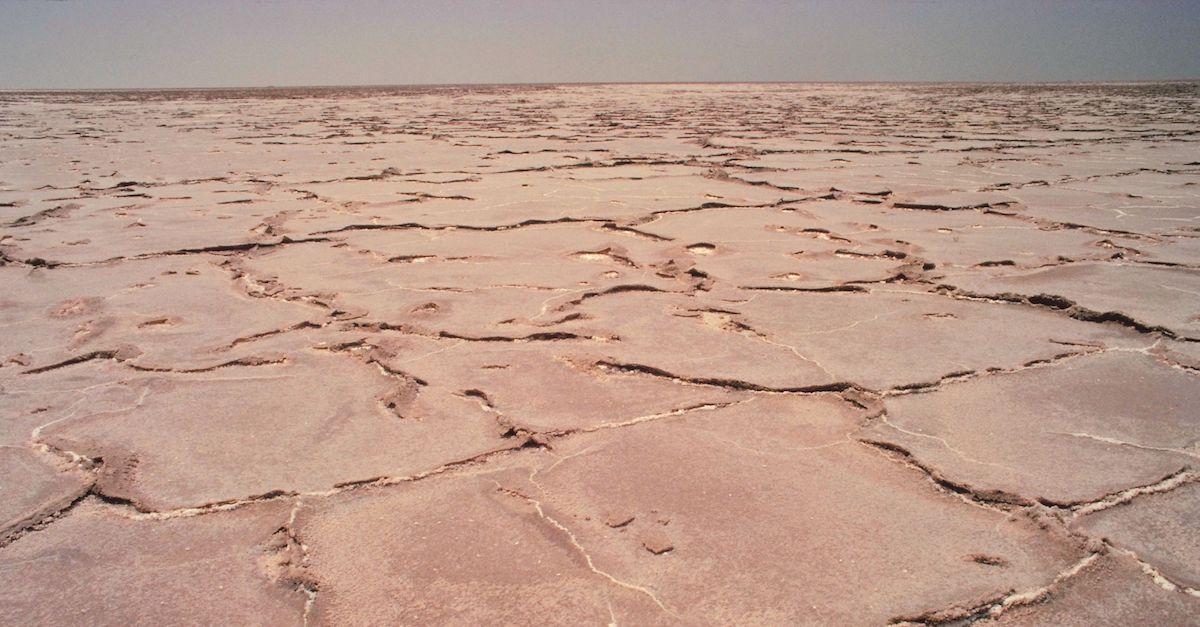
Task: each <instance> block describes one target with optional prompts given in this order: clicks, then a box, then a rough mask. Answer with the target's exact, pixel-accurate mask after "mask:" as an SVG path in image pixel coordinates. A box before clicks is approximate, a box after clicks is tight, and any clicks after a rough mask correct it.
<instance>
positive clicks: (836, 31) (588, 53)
mask: <svg viewBox="0 0 1200 627" xmlns="http://www.w3.org/2000/svg"><path fill="white" fill-rule="evenodd" d="M1188 78H1200V0H1123V1H1110V0H1058V1H1055V0H991V1H986V0H978V1H977V0H957V1H956V0H930V1H919V0H903V1H900V0H897V1H885V0H828V1H822V0H812V1H796V2H782V1H767V0H761V1H751V0H742V1H738V0H729V1H725V2H716V1H708V0H695V1H692V2H676V1H670V0H642V1H618V0H611V1H607V0H582V1H576V0H560V1H557V2H554V1H549V0H543V1H532V0H521V1H508V2H505V1H499V0H496V1H491V2H488V1H469V0H440V1H428V2H427V1H422V0H412V1H409V2H385V1H382V0H258V1H253V0H207V1H206V0H187V1H185V0H158V1H151V0H63V1H38V0H0V88H7V89H13V88H94V87H188V86H191V87H211V86H258V85H348V84H399V83H505V82H590V81H1071V80H1078V81H1082V80H1153V79H1188Z"/></svg>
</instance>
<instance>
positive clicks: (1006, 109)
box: [0, 83, 1200, 625]
mask: <svg viewBox="0 0 1200 627" xmlns="http://www.w3.org/2000/svg"><path fill="white" fill-rule="evenodd" d="M0 286H2V289H0V327H2V330H3V331H2V333H0V361H2V363H0V409H2V411H3V413H2V414H0V585H2V586H3V588H4V589H5V594H4V595H2V596H0V623H3V624H130V623H139V624H164V623H203V624H215V623H232V624H248V623H253V624H272V625H274V624H297V625H299V624H313V625H315V624H414V625H418V624H420V625H425V624H533V623H536V624H543V623H551V624H572V625H574V624H616V625H625V624H634V625H643V624H842V625H857V624H864V625H871V624H886V623H925V624H943V623H955V624H962V623H968V622H985V623H986V622H1002V623H1013V624H1056V625H1097V624H1146V623H1154V624H1164V625H1166V624H1196V617H1197V616H1200V592H1198V591H1197V589H1198V588H1200V548H1198V545H1197V541H1196V534H1195V529H1196V527H1197V525H1198V524H1200V489H1198V488H1200V483H1198V479H1200V461H1198V458H1200V446H1198V444H1197V442H1198V441H1200V343H1198V342H1200V85H1197V84H1190V83H1172V84H1136V85H1083V84H1081V85H1059V86H1054V85H1044V86H1017V85H819V84H813V85H591V86H582V85H577V86H558V87H553V86H549V87H430V88H354V89H335V88H321V89H280V90H257V91H231V90H226V91H221V90H215V91H214V90H209V91H175V92H152V91H146V92H127V93H107V92H86V93H4V94H0Z"/></svg>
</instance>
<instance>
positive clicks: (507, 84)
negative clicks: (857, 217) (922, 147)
mask: <svg viewBox="0 0 1200 627" xmlns="http://www.w3.org/2000/svg"><path fill="white" fill-rule="evenodd" d="M1198 82H1200V77H1192V78H1154V79H1116V80H1107V79H1096V80H1045V81H1010V80H962V81H957V80H897V81H886V80H795V81H558V82H554V81H544V82H543V81H538V82H533V81H529V82H496V83H487V82H485V83H347V84H337V83H323V84H307V85H301V84H295V85H219V86H174V87H0V93H33V92H36V93H81V92H138V91H229V90H239V89H241V90H263V91H267V90H279V89H381V88H397V87H558V86H598V85H1154V84H1167V83H1198Z"/></svg>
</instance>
